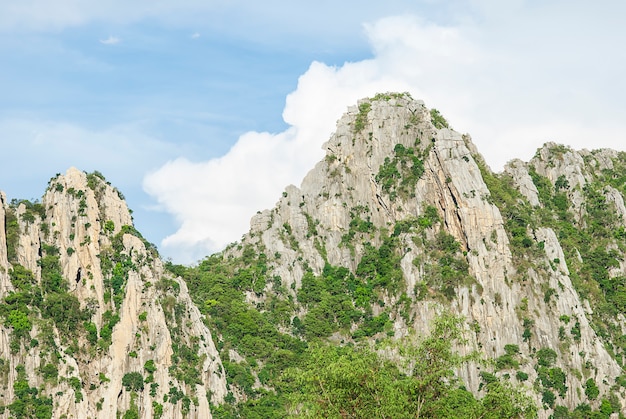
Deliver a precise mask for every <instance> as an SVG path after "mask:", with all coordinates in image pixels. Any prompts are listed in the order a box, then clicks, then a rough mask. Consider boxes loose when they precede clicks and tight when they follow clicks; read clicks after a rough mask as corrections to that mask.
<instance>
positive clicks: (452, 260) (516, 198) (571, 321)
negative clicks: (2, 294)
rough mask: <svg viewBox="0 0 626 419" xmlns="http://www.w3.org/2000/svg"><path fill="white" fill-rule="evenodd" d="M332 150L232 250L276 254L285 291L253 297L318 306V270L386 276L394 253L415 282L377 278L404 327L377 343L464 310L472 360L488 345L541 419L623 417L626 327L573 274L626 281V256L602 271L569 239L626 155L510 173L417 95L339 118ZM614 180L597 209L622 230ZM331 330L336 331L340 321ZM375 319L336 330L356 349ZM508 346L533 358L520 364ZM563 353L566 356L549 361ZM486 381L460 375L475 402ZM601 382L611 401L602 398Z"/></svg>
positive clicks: (551, 148)
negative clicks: (306, 291)
mask: <svg viewBox="0 0 626 419" xmlns="http://www.w3.org/2000/svg"><path fill="white" fill-rule="evenodd" d="M324 148H325V149H326V151H327V154H326V158H325V159H324V160H323V161H321V162H319V163H318V164H317V165H316V166H315V168H314V169H313V170H312V171H311V172H309V174H308V175H307V176H306V177H305V179H304V181H303V182H302V185H301V187H300V188H297V187H295V186H289V187H287V188H286V189H285V192H284V193H283V197H282V198H281V199H280V201H279V202H278V203H277V205H276V207H275V208H274V209H271V210H266V211H263V212H261V213H259V214H257V215H256V216H255V217H254V218H253V219H252V221H251V230H250V233H249V234H248V235H247V236H246V237H244V239H243V240H242V243H241V244H239V245H238V246H233V247H231V248H229V249H227V250H226V252H225V254H224V257H225V259H228V258H233V257H238V256H239V255H241V252H242V251H243V250H245V249H246V246H252V247H253V248H255V249H256V251H257V252H259V253H262V254H264V255H268V266H269V271H270V275H273V276H274V278H279V280H280V281H279V282H278V283H277V281H276V280H274V281H271V282H270V281H268V284H267V286H266V288H265V290H264V292H263V293H261V294H260V293H258V292H257V293H252V292H249V293H248V294H247V297H248V301H250V302H251V303H253V304H256V305H257V307H258V306H259V305H260V304H261V306H262V303H263V301H268V298H269V296H275V290H276V289H279V288H282V289H286V290H292V291H290V292H291V297H290V298H293V299H294V300H298V299H301V300H304V298H301V297H300V296H299V295H300V292H301V290H302V288H303V286H305V287H307V286H308V285H306V284H304V285H303V280H304V278H307V272H310V273H312V274H313V275H316V276H320V277H322V276H323V275H324V269H325V266H329V265H330V266H338V267H346V268H348V269H349V270H350V271H351V272H352V273H354V274H356V275H357V276H365V277H367V275H370V276H372V277H376V275H378V278H381V277H382V276H383V275H382V274H381V273H380V272H378V273H376V274H372V273H371V270H370V271H368V270H367V269H368V266H371V263H370V262H371V261H370V259H369V258H370V257H371V255H372V254H376V252H378V254H379V255H380V254H381V253H382V251H383V250H384V251H385V252H386V253H385V254H388V255H390V257H392V256H393V257H396V258H397V272H396V273H397V275H398V276H400V277H401V279H400V280H399V281H398V282H397V283H395V284H394V283H389V282H388V283H386V284H384V286H379V285H377V284H376V282H375V280H372V282H368V284H370V287H371V288H373V291H372V292H373V293H374V297H373V299H372V302H374V301H377V303H375V304H372V305H371V310H372V315H373V316H374V318H380V317H376V316H381V315H384V316H387V317H388V318H389V319H390V320H389V324H390V325H391V326H390V327H387V328H386V329H384V330H380V331H379V332H378V333H377V334H375V335H374V336H379V337H380V336H385V334H386V335H394V336H395V337H401V336H403V335H405V334H407V332H408V331H409V330H416V331H418V332H424V331H425V329H426V328H427V327H428V324H429V322H430V320H432V319H433V318H434V317H435V316H436V314H437V313H438V312H440V311H441V310H442V309H443V308H447V309H451V310H452V311H454V312H455V313H458V314H460V315H462V316H463V317H465V318H466V319H467V324H468V325H470V326H471V329H472V333H471V339H470V343H469V344H468V345H467V346H466V347H465V348H460V350H461V351H470V350H472V349H475V348H479V349H480V351H481V352H482V353H483V354H485V355H486V357H488V358H492V359H494V360H499V362H500V363H499V364H498V365H500V366H499V367H497V368H495V369H494V370H493V371H492V372H494V373H495V374H497V375H499V376H502V377H505V378H508V379H511V380H512V381H513V382H514V383H516V384H520V385H523V386H524V385H525V386H527V387H528V391H529V393H530V394H533V395H534V397H535V399H536V401H537V404H538V405H539V406H542V405H543V406H544V409H542V410H540V416H541V417H547V416H548V415H549V414H550V413H551V412H552V409H553V408H554V407H556V406H565V407H567V408H568V409H571V410H573V409H574V408H576V407H577V406H578V405H580V404H584V403H589V404H590V405H591V407H592V408H594V407H595V408H597V407H598V406H599V401H600V399H601V398H602V397H605V398H607V399H608V398H612V400H613V404H614V405H615V406H621V407H620V409H624V406H625V405H624V400H625V399H624V389H623V388H622V387H621V386H620V385H618V384H616V383H619V382H621V378H620V377H621V375H622V374H623V370H622V367H621V365H622V364H621V362H622V358H621V357H622V354H623V353H624V349H623V348H622V346H621V344H619V343H618V342H619V339H620V337H621V335H622V334H623V333H624V322H623V319H624V317H623V315H622V313H619V314H618V315H617V318H615V319H614V320H611V319H610V318H608V317H610V316H607V315H606V313H604V314H603V315H596V310H598V307H600V306H602V301H604V300H602V299H601V298H599V297H598V298H591V296H590V294H589V293H586V294H585V293H584V292H585V291H582V290H583V288H584V281H582V280H581V277H580V275H577V274H576V273H575V272H572V266H574V267H575V269H583V270H584V269H591V270H593V269H596V268H597V269H598V270H599V271H601V273H600V274H602V275H604V274H606V281H609V279H610V278H622V277H623V276H624V275H625V274H626V264H625V263H624V257H623V256H624V251H625V250H626V246H625V245H624V243H622V242H621V241H619V240H618V241H617V242H616V241H615V240H613V239H614V238H613V237H609V238H607V239H606V241H604V242H603V246H604V247H602V249H609V253H610V255H611V256H610V269H609V270H607V269H605V268H606V267H603V266H597V265H596V264H594V263H595V262H594V260H593V257H592V256H593V253H591V254H590V253H589V252H584V251H583V250H581V249H579V248H578V247H577V246H582V245H583V243H579V242H574V241H568V243H567V247H566V248H564V247H563V246H562V244H561V242H560V241H559V237H560V236H562V235H563V233H562V231H561V230H559V229H561V228H564V224H563V223H564V222H565V221H563V223H561V224H559V223H560V221H559V220H561V219H562V220H567V223H569V224H568V226H569V227H568V228H573V229H575V228H580V229H584V228H586V227H585V225H586V224H585V223H589V217H590V213H589V212H588V210H589V208H590V206H591V205H590V204H589V203H588V198H589V194H588V193H587V192H586V191H587V189H586V187H587V186H588V185H590V184H592V183H593V182H596V183H598V182H600V181H602V179H604V177H603V176H604V175H602V173H603V171H604V170H605V169H609V168H610V169H613V168H614V166H616V167H617V166H618V165H619V167H620V168H621V170H623V169H624V168H625V167H626V165H625V164H624V163H625V162H626V158H625V156H624V153H617V152H613V151H609V150H600V151H595V152H588V151H581V152H576V151H573V150H570V149H568V148H566V147H563V146H556V145H554V144H547V145H546V146H545V147H544V148H542V149H541V150H539V151H538V153H537V156H536V157H535V158H534V159H533V160H532V161H531V162H529V163H523V162H521V161H513V162H512V163H510V164H509V165H508V166H507V169H506V171H505V173H503V174H501V175H495V174H493V173H492V172H491V171H490V170H489V168H488V167H487V166H486V164H485V163H484V161H483V159H482V157H481V156H480V155H479V154H478V151H477V150H476V148H475V146H474V145H473V143H472V142H471V139H470V137H469V136H468V135H462V134H459V133H458V132H456V131H454V130H452V129H450V128H448V126H447V123H446V121H445V119H443V118H442V117H441V115H440V114H439V113H438V112H437V111H433V110H429V109H427V108H426V107H425V106H424V104H423V103H422V102H420V101H416V100H413V99H412V98H410V96H409V95H405V94H384V95H377V96H376V97H374V98H369V99H364V100H361V101H359V103H358V104H357V106H353V107H351V108H350V109H349V110H348V112H347V113H346V114H345V115H344V116H343V117H342V118H341V119H340V120H339V121H338V124H337V130H336V132H335V134H334V135H333V136H332V137H331V138H330V140H329V141H328V142H326V143H325V144H324ZM555 150H556V151H555ZM615 172H616V173H614V174H613V176H614V177H615V178H617V177H618V176H621V177H620V179H621V180H622V182H621V183H619V182H613V183H614V184H615V185H616V187H612V186H603V185H600V184H598V185H600V186H597V188H598V189H599V192H598V194H597V196H595V197H596V199H598V200H604V201H605V204H603V205H604V207H606V208H607V213H615V214H616V217H614V226H615V228H621V229H622V230H621V231H623V228H624V225H625V224H624V222H625V221H624V217H623V214H624V208H625V206H624V201H623V196H624V193H625V192H624V191H625V189H624V183H623V177H624V173H625V172H623V171H622V172H619V173H617V169H616V170H615ZM545 179H547V183H546V182H544V180H545ZM542 182H543V183H542ZM537 183H539V184H540V186H541V187H543V188H544V189H545V190H543V191H539V190H538V187H537V186H536V184H537ZM617 187H619V188H617ZM542 194H543V195H542ZM546 200H548V201H549V202H550V203H548V202H547V201H546ZM553 200H554V201H556V200H558V204H556V205H559V207H558V211H561V213H559V214H560V215H558V214H555V213H554V211H557V209H556V208H557V207H555V206H554V205H555V204H553V203H552V202H553ZM550 211H553V213H550V214H549V212H550ZM591 216H593V214H591ZM559 217H561V218H559ZM603 240H604V239H603ZM620 240H621V238H620ZM446 243H448V245H446ZM451 243H456V244H455V245H454V244H453V245H450V244H451ZM446 246H447V247H446ZM455 246H456V247H455ZM611 249H612V251H611ZM579 250H580V251H579ZM442 251H445V252H447V255H448V257H446V256H442V255H443V253H441V252H442ZM600 251H602V252H605V250H598V252H600ZM611 252H612V253H611ZM581 253H584V256H585V257H587V256H589V258H588V259H585V257H581ZM574 255H576V256H574ZM603 255H604V253H603ZM450 256H451V257H450ZM366 259H367V260H366ZM368 264H369V265H368ZM592 265H593V266H592ZM600 274H599V275H600ZM607 286H608V285H607ZM277 287H278V288H277ZM591 291H593V292H596V291H597V289H596V288H593V290H591ZM581 292H582V294H581ZM278 294H280V291H279V292H278ZM625 296H626V294H625ZM272 298H274V297H272ZM310 306H311V305H310V304H309V308H308V311H311V307H310ZM314 310H317V308H314ZM315 315H316V316H318V317H319V315H320V313H319V311H316V312H315ZM296 317H297V318H298V319H297V323H302V322H306V321H307V304H302V305H300V306H299V308H297V309H296V310H295V311H294V314H293V317H292V324H293V320H295V318H296ZM328 321H329V323H331V324H332V322H333V321H335V320H333V319H332V315H331V316H330V320H328ZM364 323H365V320H364V321H363V322H362V323H360V324H359V322H356V323H353V324H352V326H351V327H350V328H348V329H345V328H342V327H340V326H339V325H334V326H331V327H330V329H328V330H329V332H328V333H330V332H332V333H334V334H333V336H334V338H333V337H332V336H331V339H335V338H336V339H337V340H351V336H352V338H354V337H355V336H362V333H361V334H359V332H358V330H359V329H360V328H362V327H363V324H364ZM605 329H606V330H613V332H611V333H609V332H606V330H605ZM355 330H356V331H357V332H356V333H355ZM364 333H367V332H364ZM305 336H306V330H305ZM511 345H513V346H511ZM507 347H508V348H516V351H518V352H515V353H514V354H513V357H511V354H510V353H508V352H507V351H506V350H505V349H506V348H507ZM552 353H553V354H554V359H553V360H551V361H549V362H547V361H545V360H544V359H543V358H542V356H543V355H545V354H552ZM538 354H539V355H538ZM551 356H552V355H551ZM511 358H513V360H512V361H511V362H510V363H508V364H507V362H508V361H507V360H510V359H511ZM544 361H545V362H544ZM480 372H481V367H480V366H477V365H470V366H468V367H467V368H466V369H465V370H464V371H460V374H461V376H462V377H463V379H464V381H465V383H466V384H467V386H468V388H470V389H472V391H473V392H475V393H476V394H481V391H480V388H481V387H482V384H481V383H482V379H483V378H482V377H481V375H480ZM550 374H551V375H550ZM548 375H550V377H552V378H549V377H548ZM516 377H517V378H516ZM554 377H557V378H554ZM533 383H534V389H533V388H532V387H531V386H530V385H532V384H533ZM529 384H530V385H529ZM595 386H597V389H599V394H600V395H601V396H600V397H598V395H597V394H593V395H592V396H589V394H590V393H594V391H595V390H594V391H592V390H589V389H590V388H591V389H593V388H594V387H595ZM618 401H619V402H618ZM614 408H616V407H614Z"/></svg>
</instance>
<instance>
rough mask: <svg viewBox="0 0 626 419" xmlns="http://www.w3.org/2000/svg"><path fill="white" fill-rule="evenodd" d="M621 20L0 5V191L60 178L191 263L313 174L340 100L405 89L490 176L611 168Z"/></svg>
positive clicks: (516, 13)
mask: <svg viewBox="0 0 626 419" xmlns="http://www.w3.org/2000/svg"><path fill="white" fill-rule="evenodd" d="M624 16H626V2H623V1H606V0H605V1H603V0H599V1H597V2H588V1H575V0H574V1H572V0H568V1H556V0H545V1H539V0H536V1H522V0H510V1H502V0H475V1H467V0H466V1H460V0H459V1H453V0H450V1H443V0H441V1H437V0H422V1H419V0H387V1H385V2H364V1H352V0H343V1H341V2H336V1H333V2H331V1H317V2H296V1H287V0H281V1H278V0H266V1H262V2H256V1H250V0H248V1H243V0H228V1H227V0H219V1H217V0H176V1H174V0H160V1H159V0H133V1H132V2H129V1H125V0H124V1H122V0H107V1H99V2H97V1H88V0H56V1H54V2H52V1H49V0H20V1H13V0H0V57H2V58H0V89H1V90H0V92H1V94H0V145H1V148H0V189H1V190H4V191H5V192H6V193H7V195H8V196H9V199H11V198H28V199H31V198H38V197H40V196H41V195H42V194H43V191H44V189H45V187H46V184H47V181H48V179H49V178H51V177H52V176H54V175H55V174H56V173H59V172H65V170H66V169H67V168H68V167H70V166H75V167H78V168H79V169H82V170H85V171H93V170H99V171H100V172H102V173H103V174H104V175H105V176H106V177H107V179H108V180H109V181H111V183H113V184H114V185H115V186H117V187H118V188H119V189H120V190H121V191H122V192H123V193H124V195H125V196H126V198H127V201H128V203H129V205H130V207H131V208H132V209H133V210H134V217H135V223H136V225H137V227H138V229H139V230H140V231H141V232H142V233H143V234H144V236H146V238H147V239H148V240H150V241H152V242H154V243H155V244H157V246H158V247H159V249H160V251H161V254H162V255H163V256H165V257H172V258H173V259H174V261H176V262H180V263H192V262H195V261H197V260H199V259H200V258H202V257H203V256H206V255H207V254H209V253H212V252H214V251H218V250H220V249H221V248H222V247H223V246H224V245H225V244H227V243H229V242H232V241H235V240H238V239H239V238H240V237H241V235H242V234H243V233H244V232H246V231H247V230H248V227H249V220H250V218H251V216H252V215H253V214H254V213H255V212H256V211H257V210H262V209H265V208H270V207H272V206H273V205H274V203H275V202H276V201H277V200H278V198H279V197H280V193H281V191H282V190H283V189H284V187H285V186H286V185H288V184H290V183H293V184H296V185H299V184H300V181H301V180H302V177H303V176H304V174H305V173H306V172H307V171H308V170H309V169H310V168H312V167H313V165H314V164H315V163H316V162H317V161H318V160H319V159H320V158H322V156H323V152H322V150H321V145H322V143H323V142H325V141H326V140H327V139H328V137H329V136H330V134H331V133H332V131H333V129H334V125H335V122H336V121H337V119H339V117H340V116H341V114H342V113H343V112H344V111H345V110H346V109H347V106H348V105H351V104H354V103H355V102H356V100H357V99H358V98H361V97H365V96H372V95H374V94H375V93H376V92H385V91H408V92H410V93H411V94H412V96H413V97H414V98H417V99H422V100H424V101H425V102H426V106H428V107H436V108H438V109H439V110H440V111H441V112H442V113H443V114H444V115H445V116H446V117H447V119H448V121H449V122H450V123H451V125H452V126H453V127H454V128H455V129H456V130H458V131H460V132H463V133H470V134H471V136H472V138H473V140H474V142H475V143H476V145H477V146H478V149H479V151H480V152H481V153H482V154H483V155H484V156H485V158H486V160H487V162H488V163H489V164H490V166H491V167H492V168H493V169H494V170H496V171H500V170H501V169H502V166H503V165H504V163H505V162H506V161H508V160H510V159H512V158H515V157H520V158H522V159H525V160H527V159H529V158H530V157H531V156H532V155H533V154H534V151H535V150H536V148H537V147H539V146H541V144H543V143H544V142H546V141H556V142H560V143H564V144H566V145H570V146H572V147H574V148H590V149H592V148H600V147H611V148H615V149H620V150H626V138H625V135H624V133H625V132H626V117H625V115H626V82H625V81H624V74H626V53H625V52H624V50H623V45H625V44H626V25H623V17H624Z"/></svg>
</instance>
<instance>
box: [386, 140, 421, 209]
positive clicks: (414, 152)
mask: <svg viewBox="0 0 626 419" xmlns="http://www.w3.org/2000/svg"><path fill="white" fill-rule="evenodd" d="M418 145H419V140H418V141H416V142H415V146H414V147H409V148H407V147H405V146H403V145H402V144H396V146H395V147H394V150H393V152H394V157H393V158H389V157H385V161H384V162H383V164H381V165H380V167H379V169H378V173H377V174H376V177H375V180H376V182H378V183H379V184H380V185H381V188H382V190H383V191H384V192H386V193H387V194H389V197H390V198H391V200H394V199H395V198H396V197H397V196H398V195H400V196H401V197H402V198H404V199H407V198H412V197H414V196H415V185H416V184H417V181H418V180H419V179H420V178H421V177H422V175H423V174H424V159H425V158H426V156H427V155H428V152H429V151H430V148H427V149H426V150H425V151H420V150H419V149H418V148H417V146H418Z"/></svg>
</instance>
